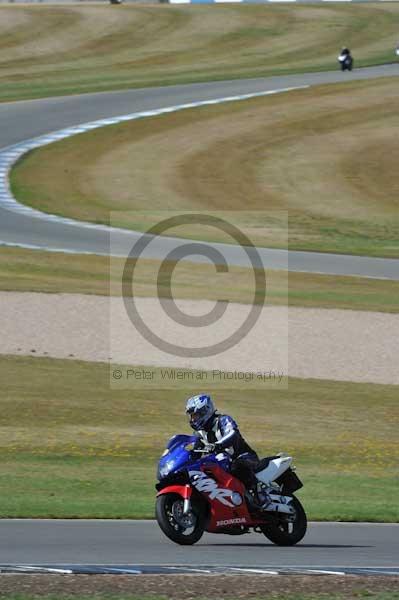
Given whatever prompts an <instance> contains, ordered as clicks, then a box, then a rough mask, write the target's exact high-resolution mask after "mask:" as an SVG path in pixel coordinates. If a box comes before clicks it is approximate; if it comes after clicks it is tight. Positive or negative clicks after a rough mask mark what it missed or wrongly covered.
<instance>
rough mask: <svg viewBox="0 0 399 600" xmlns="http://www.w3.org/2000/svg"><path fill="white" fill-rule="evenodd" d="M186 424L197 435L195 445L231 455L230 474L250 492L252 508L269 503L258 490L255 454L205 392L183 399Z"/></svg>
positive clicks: (257, 462) (266, 496) (262, 506)
mask: <svg viewBox="0 0 399 600" xmlns="http://www.w3.org/2000/svg"><path fill="white" fill-rule="evenodd" d="M186 414H188V415H189V417H190V425H191V427H192V429H194V431H195V432H196V434H197V435H198V441H197V442H196V447H197V448H203V449H205V450H207V451H208V452H210V453H211V452H216V453H218V452H222V451H223V452H226V453H227V454H229V455H230V456H231V459H232V463H231V474H232V475H234V476H235V477H237V478H238V479H240V480H241V481H242V482H243V484H244V485H245V487H246V489H247V490H248V491H250V492H251V493H252V495H251V496H249V498H248V499H249V500H250V503H251V504H252V506H253V508H255V509H265V508H266V507H267V505H268V504H269V503H270V498H269V495H268V494H267V492H265V491H262V492H261V493H259V492H258V480H257V479H256V476H255V469H256V467H257V466H258V464H259V458H258V455H257V454H256V452H255V450H253V449H252V448H251V447H250V446H249V444H248V443H247V442H246V441H245V440H244V438H243V437H242V435H241V433H240V430H239V429H238V425H237V423H236V422H235V421H234V419H233V418H232V417H230V416H229V415H222V414H219V413H218V412H217V410H216V408H215V406H214V404H213V402H212V399H211V397H210V396H209V395H207V394H198V395H196V396H191V397H190V398H188V400H187V402H186Z"/></svg>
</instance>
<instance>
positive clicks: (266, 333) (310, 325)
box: [0, 292, 399, 384]
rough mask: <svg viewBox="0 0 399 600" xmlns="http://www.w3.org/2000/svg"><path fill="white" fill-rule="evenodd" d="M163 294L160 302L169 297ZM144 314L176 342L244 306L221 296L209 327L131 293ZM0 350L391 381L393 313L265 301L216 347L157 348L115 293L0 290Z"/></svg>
mask: <svg viewBox="0 0 399 600" xmlns="http://www.w3.org/2000/svg"><path fill="white" fill-rule="evenodd" d="M169 302H170V301H169ZM176 304H177V305H178V307H179V308H180V309H181V310H182V311H183V312H185V313H187V314H190V315H202V314H205V313H208V312H209V311H210V310H211V309H212V308H213V307H214V306H215V303H214V302H211V301H206V300H201V301H193V300H177V301H176ZM136 307H137V310H138V312H139V314H140V315H141V317H142V320H143V321H144V323H145V324H146V325H147V326H148V327H150V328H151V330H152V331H153V332H155V333H156V334H157V335H158V336H159V337H160V338H162V339H164V340H167V341H169V342H171V343H174V344H178V345H181V344H183V342H182V340H183V341H184V346H203V345H207V344H211V343H213V344H214V343H215V342H217V341H221V340H223V339H224V338H226V337H227V336H228V335H229V334H231V333H233V332H234V331H235V330H236V329H237V327H238V326H239V325H240V324H241V323H242V322H243V321H244V320H245V317H246V316H247V315H248V312H249V311H250V310H251V307H250V306H248V305H242V304H229V305H228V306H227V307H226V310H225V312H224V314H223V316H222V317H221V318H220V319H219V320H218V321H217V322H216V323H214V324H213V325H212V326H210V327H201V328H199V327H187V326H185V325H179V324H177V323H175V322H174V321H173V320H171V319H170V318H169V317H168V316H167V315H166V313H165V311H164V308H163V307H162V306H161V304H160V302H159V300H158V299H157V298H137V299H136ZM0 331H1V337H0V354H12V355H21V356H22V355H32V356H48V357H55V358H71V359H75V360H76V359H79V360H84V361H91V362H93V361H95V362H109V361H110V362H111V363H117V364H128V365H146V366H147V365H151V366H173V367H184V368H194V369H195V368H198V369H210V370H212V369H222V370H238V371H251V372H255V371H263V372H265V371H274V372H278V373H283V374H284V375H286V374H287V373H288V375H289V376H291V377H300V378H320V379H332V380H341V381H355V382H374V383H384V384H399V371H398V369H397V357H398V355H399V315H397V314H389V313H378V312H366V311H352V310H337V309H332V310H331V309H313V308H312V309H311V308H298V307H291V308H289V309H288V308H287V307H284V306H283V307H281V306H266V307H263V308H262V309H261V312H260V316H259V319H258V321H257V322H256V325H255V326H254V327H253V328H252V329H251V331H250V332H249V333H248V334H247V335H246V336H245V337H244V338H243V339H242V340H240V341H239V342H238V343H236V344H235V345H234V346H233V347H232V348H230V349H229V350H226V351H224V352H222V353H220V354H218V355H216V356H204V357H203V358H188V357H181V356H176V355H173V354H169V353H166V352H164V351H162V350H161V349H159V348H157V347H155V346H154V345H153V344H152V343H151V342H150V341H148V340H146V339H144V338H143V337H142V335H141V334H140V333H139V332H138V331H137V328H136V322H135V320H134V319H133V322H131V320H130V319H129V317H128V315H127V313H126V310H125V307H124V305H123V301H122V299H121V298H118V297H105V296H87V295H80V294H43V293H30V292H29V293H17V292H0Z"/></svg>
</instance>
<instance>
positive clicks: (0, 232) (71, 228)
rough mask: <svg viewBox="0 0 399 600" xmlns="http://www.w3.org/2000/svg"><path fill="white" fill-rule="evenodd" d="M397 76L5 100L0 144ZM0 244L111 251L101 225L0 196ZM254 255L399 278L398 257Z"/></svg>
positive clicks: (381, 71)
mask: <svg viewBox="0 0 399 600" xmlns="http://www.w3.org/2000/svg"><path fill="white" fill-rule="evenodd" d="M397 75H399V64H391V65H385V66H381V67H371V68H365V69H358V70H355V71H353V72H352V73H341V72H339V71H334V72H324V73H312V74H303V75H287V76H280V77H270V78H265V79H246V80H236V81H225V82H214V83H204V84H192V85H184V86H182V85H180V86H171V87H162V88H147V89H138V90H128V91H121V92H106V93H98V94H85V95H81V96H67V97H61V98H45V99H42V100H29V101H20V102H14V103H3V104H0V150H1V149H4V148H6V147H8V146H10V145H13V144H15V143H18V142H22V141H24V140H27V139H30V138H33V137H37V136H40V135H44V134H47V133H49V132H52V131H56V130H60V129H63V128H65V127H69V126H72V125H78V124H82V123H86V122H89V121H93V120H98V119H102V118H106V117H115V116H119V115H123V114H130V113H132V112H136V111H143V110H152V109H158V108H161V107H166V106H175V105H179V104H184V103H187V102H192V101H203V100H210V99H217V98H224V97H227V96H234V95H241V94H248V93H256V92H261V91H267V90H275V89H281V88H287V87H295V86H306V85H317V84H323V83H334V82H341V81H348V80H361V79H369V78H375V77H387V76H397ZM154 168H156V165H154ZM138 238H139V234H135V233H134V232H120V234H116V237H115V236H114V237H113V248H114V249H115V250H114V251H113V253H114V254H117V255H118V254H120V255H126V249H127V248H129V249H130V248H131V247H132V246H133V244H134V243H135V241H137V239H138ZM2 243H3V244H10V245H20V246H25V247H35V248H42V249H47V250H49V249H52V250H58V251H64V252H76V253H79V252H89V253H94V254H109V252H110V245H109V232H107V231H105V230H104V229H103V230H101V229H88V228H86V227H83V226H82V225H79V224H78V223H76V224H66V223H60V222H54V221H53V222H51V221H46V220H42V219H40V218H37V217H34V216H31V215H27V214H23V213H20V212H15V211H13V210H10V209H9V208H6V207H5V206H4V205H3V206H2V205H1V199H0V245H1V244H2ZM177 243H179V244H181V243H182V242H181V240H179V241H178V242H177V241H176V240H173V238H161V239H159V238H158V239H157V241H156V243H155V244H151V250H150V249H148V252H147V253H146V254H145V255H146V256H147V257H152V258H159V259H163V258H165V256H166V254H167V253H168V252H169V251H170V250H171V248H172V247H175V245H176V244H177ZM213 246H214V247H216V248H217V249H219V250H220V251H222V254H223V255H224V257H225V259H226V260H227V262H228V263H229V264H238V265H246V264H247V263H245V262H243V258H242V253H239V252H237V248H235V247H234V246H229V245H223V244H213ZM260 254H261V258H262V261H263V263H264V265H265V266H266V267H268V268H271V269H286V268H287V263H288V267H289V270H291V271H306V272H313V273H326V274H337V275H358V276H363V277H377V278H387V279H394V280H399V261H398V260H394V259H381V258H368V257H359V256H345V255H335V254H323V253H316V252H295V251H291V252H289V253H287V252H285V251H284V250H268V249H260ZM190 260H197V261H198V260H201V261H203V260H204V258H203V257H199V256H197V257H191V258H190ZM205 260H206V259H205Z"/></svg>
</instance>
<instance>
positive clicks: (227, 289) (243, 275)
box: [0, 248, 399, 313]
mask: <svg viewBox="0 0 399 600" xmlns="http://www.w3.org/2000/svg"><path fill="white" fill-rule="evenodd" d="M123 264H124V261H123V260H120V259H116V258H113V259H112V268H111V269H110V263H109V258H107V257H102V256H88V255H76V256H74V255H68V254H60V253H52V252H41V251H36V250H35V251H31V250H23V249H19V248H0V290H3V291H18V292H49V293H74V294H78V293H80V294H97V295H102V296H107V295H108V294H110V293H111V294H115V295H116V294H119V293H120V290H119V289H118V282H119V281H120V273H121V269H122V268H123ZM159 267H160V262H159V261H153V260H142V261H139V263H138V267H137V274H136V277H135V288H134V290H135V294H136V295H137V296H145V297H152V296H155V295H156V293H157V285H156V283H157V274H158V271H159ZM266 277H267V296H266V302H267V303H268V304H273V305H284V304H287V301H288V305H289V306H304V307H308V308H316V307H319V308H341V309H352V310H367V311H378V312H391V313H396V312H399V303H398V297H399V282H397V281H388V280H375V279H365V278H360V277H338V276H329V275H317V274H316V275H312V274H309V273H294V272H290V273H289V274H288V299H287V274H286V273H284V272H280V271H267V273H266ZM172 281H173V293H174V296H175V297H176V298H193V299H198V298H203V299H208V300H217V299H218V298H220V297H224V298H227V299H229V300H230V301H232V302H239V303H244V304H245V303H248V302H252V297H253V275H252V273H251V272H250V271H249V270H248V269H245V268H238V267H230V269H229V274H224V275H220V274H219V273H215V269H214V267H212V266H207V265H194V264H192V263H186V264H185V263H183V262H182V263H180V265H179V266H178V267H177V268H176V270H175V272H174V275H173V278H172ZM161 292H162V287H161ZM221 294H223V296H221Z"/></svg>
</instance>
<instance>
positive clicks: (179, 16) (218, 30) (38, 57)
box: [0, 3, 399, 101]
mask: <svg viewBox="0 0 399 600" xmlns="http://www.w3.org/2000/svg"><path fill="white" fill-rule="evenodd" d="M398 23H399V7H398V6H397V5H395V3H392V4H384V5H382V4H380V3H376V4H369V3H368V4H363V5H360V6H350V5H348V6H342V5H334V4H331V5H329V6H328V7H327V6H317V5H316V6H315V5H314V4H310V5H297V6H283V5H282V6H273V5H271V6H270V5H258V6H255V5H253V6H236V5H235V6H165V5H158V6H157V5H155V6H151V5H145V6H140V5H134V6H131V5H127V4H126V5H125V6H119V7H116V8H115V7H113V6H108V5H104V6H99V5H94V6H84V5H83V6H78V5H76V6H73V7H72V6H51V7H50V6H46V5H42V6H7V5H5V6H0V40H1V42H0V48H1V54H0V100H3V101H11V100H19V99H28V98H40V97H45V96H57V95H66V94H81V93H85V92H98V91H106V90H117V89H127V88H132V87H144V86H151V85H170V84H181V83H190V82H203V81H210V80H222V79H235V78H242V77H261V76H265V75H275V74H285V73H299V72H304V71H320V70H325V69H336V68H337V60H336V57H337V54H338V51H339V49H340V48H341V46H342V45H343V44H347V45H349V46H350V47H351V48H353V50H354V56H355V60H356V66H357V67H360V66H365V65H373V64H381V63H385V62H393V61H394V60H395V54H394V48H395V44H396V41H397V31H398Z"/></svg>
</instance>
